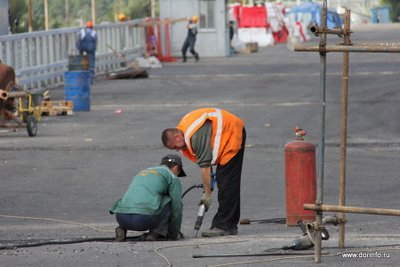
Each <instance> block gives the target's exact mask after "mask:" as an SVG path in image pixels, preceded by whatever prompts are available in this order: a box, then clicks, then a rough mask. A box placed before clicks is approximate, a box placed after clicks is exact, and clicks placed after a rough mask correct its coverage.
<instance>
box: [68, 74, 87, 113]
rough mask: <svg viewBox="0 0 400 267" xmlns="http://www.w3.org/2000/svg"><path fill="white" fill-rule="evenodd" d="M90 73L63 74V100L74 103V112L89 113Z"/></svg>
mask: <svg viewBox="0 0 400 267" xmlns="http://www.w3.org/2000/svg"><path fill="white" fill-rule="evenodd" d="M90 85H91V73H90V71H66V72H64V99H65V100H66V101H73V102H74V109H73V110H74V111H90Z"/></svg>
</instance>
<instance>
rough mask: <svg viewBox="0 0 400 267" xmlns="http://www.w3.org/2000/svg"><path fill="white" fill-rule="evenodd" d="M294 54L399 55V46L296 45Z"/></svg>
mask: <svg viewBox="0 0 400 267" xmlns="http://www.w3.org/2000/svg"><path fill="white" fill-rule="evenodd" d="M294 51H296V52H361V53H400V45H392V44H383V45H367V44H366V45H359V44H354V45H327V46H325V47H320V46H319V45H314V46H310V45H304V44H297V45H295V47H294Z"/></svg>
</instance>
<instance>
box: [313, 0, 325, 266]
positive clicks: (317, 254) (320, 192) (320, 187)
mask: <svg viewBox="0 0 400 267" xmlns="http://www.w3.org/2000/svg"><path fill="white" fill-rule="evenodd" d="M327 6H328V4H327V2H326V0H324V3H323V8H322V17H321V22H322V28H323V29H325V28H326V25H327V13H328V8H327ZM326 42H327V34H326V33H322V34H321V37H320V43H319V47H321V49H325V46H326ZM319 55H320V105H321V136H320V143H319V146H318V153H319V157H318V179H317V199H316V201H317V203H318V204H322V203H323V200H324V169H325V167H324V162H325V109H326V52H324V51H321V52H320V53H319ZM315 223H316V225H317V228H316V231H315V244H314V245H315V250H314V261H315V262H316V263H320V262H321V250H322V231H321V228H322V211H317V212H316V218H315Z"/></svg>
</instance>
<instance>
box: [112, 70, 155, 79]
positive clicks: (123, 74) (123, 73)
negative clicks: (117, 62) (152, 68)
mask: <svg viewBox="0 0 400 267" xmlns="http://www.w3.org/2000/svg"><path fill="white" fill-rule="evenodd" d="M147 70H148V68H147V69H141V68H139V69H135V68H130V67H128V68H126V69H123V70H119V71H116V72H111V73H109V74H108V75H107V79H109V80H115V79H138V78H149V73H148V72H147Z"/></svg>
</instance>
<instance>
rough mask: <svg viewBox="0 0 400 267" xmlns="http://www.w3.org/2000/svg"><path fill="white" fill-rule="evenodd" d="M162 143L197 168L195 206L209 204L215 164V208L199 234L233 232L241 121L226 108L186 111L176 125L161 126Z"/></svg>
mask: <svg viewBox="0 0 400 267" xmlns="http://www.w3.org/2000/svg"><path fill="white" fill-rule="evenodd" d="M161 140H162V143H163V144H164V146H165V147H167V148H169V149H174V150H177V151H179V150H180V151H182V153H183V155H184V156H185V157H187V158H188V159H190V160H192V161H193V162H195V163H197V165H198V166H199V167H200V168H201V173H202V180H203V186H204V193H203V196H202V198H201V200H200V203H199V205H201V204H204V205H205V207H206V211H207V210H208V208H209V207H210V205H211V166H212V165H217V168H216V180H217V186H218V203H219V207H218V211H217V214H215V216H214V218H213V220H212V224H211V228H210V229H209V230H207V231H203V233H202V236H203V237H213V236H224V235H235V234H237V232H238V229H237V224H238V222H239V219H240V180H241V175H242V166H243V156H244V147H245V143H246V130H245V128H244V122H243V120H241V119H240V118H238V117H236V116H235V115H233V114H231V113H229V112H228V111H225V110H221V109H217V108H202V109H197V110H193V111H191V112H189V113H188V114H186V115H185V116H184V117H183V118H182V120H181V121H180V122H179V124H178V126H177V127H176V128H168V129H165V130H164V131H163V133H162V135H161Z"/></svg>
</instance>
